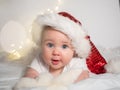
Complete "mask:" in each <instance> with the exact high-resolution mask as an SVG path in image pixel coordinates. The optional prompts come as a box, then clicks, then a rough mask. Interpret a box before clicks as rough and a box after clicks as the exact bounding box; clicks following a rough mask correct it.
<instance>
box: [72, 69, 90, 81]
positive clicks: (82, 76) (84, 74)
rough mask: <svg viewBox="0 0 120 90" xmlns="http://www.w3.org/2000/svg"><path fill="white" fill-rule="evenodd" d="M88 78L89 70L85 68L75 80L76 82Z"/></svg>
mask: <svg viewBox="0 0 120 90" xmlns="http://www.w3.org/2000/svg"><path fill="white" fill-rule="evenodd" d="M87 78H89V71H87V70H84V71H82V72H81V74H80V75H79V76H78V78H77V79H76V80H75V82H74V83H77V82H79V81H81V80H84V79H87Z"/></svg>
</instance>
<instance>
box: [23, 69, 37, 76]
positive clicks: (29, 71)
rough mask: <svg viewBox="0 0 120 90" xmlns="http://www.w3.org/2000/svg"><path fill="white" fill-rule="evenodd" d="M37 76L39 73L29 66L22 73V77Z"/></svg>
mask: <svg viewBox="0 0 120 90" xmlns="http://www.w3.org/2000/svg"><path fill="white" fill-rule="evenodd" d="M38 76H39V73H38V72H37V71H36V70H35V69H33V68H30V67H29V68H28V69H27V71H26V73H25V75H24V77H29V78H36V77H38Z"/></svg>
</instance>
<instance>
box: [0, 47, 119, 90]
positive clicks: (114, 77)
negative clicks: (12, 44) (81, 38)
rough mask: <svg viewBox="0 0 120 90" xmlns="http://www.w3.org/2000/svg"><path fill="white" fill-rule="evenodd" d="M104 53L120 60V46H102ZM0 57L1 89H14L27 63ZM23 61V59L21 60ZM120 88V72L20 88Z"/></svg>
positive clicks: (99, 89)
mask: <svg viewBox="0 0 120 90" xmlns="http://www.w3.org/2000/svg"><path fill="white" fill-rule="evenodd" d="M100 52H101V53H102V55H103V56H104V57H105V58H106V59H107V60H108V59H119V60H120V48H117V49H109V50H108V49H103V48H100ZM4 59H5V58H3V57H2V56H1V57H0V90H12V88H13V86H14V85H15V84H16V82H17V81H18V80H19V79H20V78H21V76H22V74H23V72H24V70H25V67H26V66H25V65H22V63H19V61H18V62H17V63H16V62H14V63H13V62H8V61H5V60H4ZM20 62H21V61H20ZM51 89H53V90H120V74H111V73H106V74H100V75H93V76H92V77H90V78H88V79H86V80H83V81H80V82H78V83H76V84H69V85H68V84H67V85H63V84H62V85H59V86H57V87H56V86H55V85H54V87H51V86H50V85H49V86H38V87H33V88H31V87H29V88H21V89H19V90H51Z"/></svg>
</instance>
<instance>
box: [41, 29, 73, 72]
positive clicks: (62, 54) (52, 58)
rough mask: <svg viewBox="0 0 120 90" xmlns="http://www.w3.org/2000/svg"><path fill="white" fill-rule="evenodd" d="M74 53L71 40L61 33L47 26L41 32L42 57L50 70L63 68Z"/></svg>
mask: <svg viewBox="0 0 120 90" xmlns="http://www.w3.org/2000/svg"><path fill="white" fill-rule="evenodd" d="M73 54H74V49H73V47H72V45H71V40H70V39H69V38H68V37H67V36H66V35H65V34H63V33H61V32H59V31H57V30H55V29H52V28H49V29H47V30H44V31H43V34H42V58H43V60H44V61H45V62H46V63H47V64H48V65H49V67H50V69H51V70H52V71H54V70H63V68H64V66H65V65H67V64H68V63H69V62H70V61H71V59H72V57H73Z"/></svg>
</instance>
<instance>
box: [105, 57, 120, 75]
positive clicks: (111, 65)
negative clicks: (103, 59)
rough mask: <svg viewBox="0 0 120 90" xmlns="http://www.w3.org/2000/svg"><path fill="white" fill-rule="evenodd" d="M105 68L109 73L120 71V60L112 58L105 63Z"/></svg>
mask: <svg viewBox="0 0 120 90" xmlns="http://www.w3.org/2000/svg"><path fill="white" fill-rule="evenodd" d="M105 69H106V70H107V72H108V73H120V60H118V59H115V60H110V61H108V63H107V64H106V65H105Z"/></svg>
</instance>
